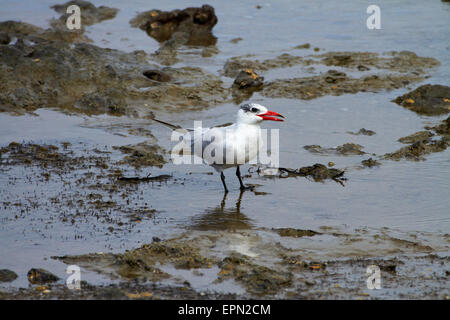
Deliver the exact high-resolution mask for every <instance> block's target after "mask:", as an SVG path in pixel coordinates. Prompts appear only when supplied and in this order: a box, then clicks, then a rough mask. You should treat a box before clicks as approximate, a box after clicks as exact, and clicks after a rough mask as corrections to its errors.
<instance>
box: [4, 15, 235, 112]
mask: <svg viewBox="0 0 450 320" xmlns="http://www.w3.org/2000/svg"><path fill="white" fill-rule="evenodd" d="M49 30H53V31H46V30H43V29H41V28H38V27H34V26H32V25H29V24H25V23H19V22H14V21H7V22H1V23H0V32H5V33H7V34H12V35H13V36H17V37H19V40H18V41H17V42H16V43H15V44H14V45H0V112H2V111H3V112H5V111H6V112H11V113H15V114H23V113H24V112H32V111H34V110H36V109H38V108H41V107H46V108H57V109H64V110H68V111H70V112H79V113H86V114H88V115H93V114H102V113H109V114H112V115H128V116H141V115H143V114H147V113H148V112H149V111H150V110H155V109H156V110H158V109H164V110H167V109H179V108H182V109H183V110H187V109H189V108H191V109H192V108H193V109H196V110H198V109H200V108H206V107H209V106H210V105H217V104H222V103H224V102H225V101H230V100H231V98H230V91H231V90H230V88H225V86H224V84H223V81H222V80H221V79H220V77H218V76H215V75H213V74H211V73H207V72H204V71H203V70H202V69H200V68H194V67H182V68H177V69H175V68H163V69H161V71H162V72H164V74H166V75H167V76H168V77H170V78H171V79H174V78H175V79H176V80H177V82H176V83H174V82H172V81H165V80H167V76H163V75H162V73H158V74H156V73H155V72H153V73H150V77H154V78H156V79H159V80H160V81H158V82H159V83H156V82H155V83H151V82H150V81H149V80H148V79H146V78H145V77H144V76H143V74H142V72H143V70H159V68H158V67H157V65H156V64H149V63H148V57H147V55H146V53H145V52H144V51H134V52H129V53H127V52H123V51H120V50H113V49H108V48H100V47H97V46H95V45H92V44H88V43H75V44H72V41H74V39H75V38H73V39H72V38H70V37H69V36H70V35H72V33H71V32H68V33H67V35H68V37H69V38H67V37H65V36H62V37H60V38H59V37H58V38H57V37H56V36H55V38H52V39H53V40H51V41H48V40H49V39H51V37H50V33H51V32H53V35H55V32H54V29H49ZM64 34H66V33H64ZM73 35H75V33H73ZM28 40H29V41H28ZM31 41H33V42H34V44H32V43H31ZM81 67H82V68H83V72H78V70H80V68H81Z"/></svg>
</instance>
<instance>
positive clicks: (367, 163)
mask: <svg viewBox="0 0 450 320" xmlns="http://www.w3.org/2000/svg"><path fill="white" fill-rule="evenodd" d="M361 163H362V165H363V166H364V167H369V168H372V167H378V166H380V165H381V162H379V161H377V160H374V159H372V158H369V159H367V160H363V161H361Z"/></svg>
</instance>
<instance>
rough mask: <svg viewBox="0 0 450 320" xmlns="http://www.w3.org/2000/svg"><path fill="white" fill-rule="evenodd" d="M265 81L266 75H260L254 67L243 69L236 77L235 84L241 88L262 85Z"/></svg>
mask: <svg viewBox="0 0 450 320" xmlns="http://www.w3.org/2000/svg"><path fill="white" fill-rule="evenodd" d="M263 83H264V77H260V76H259V75H258V74H256V73H255V72H254V71H253V70H252V69H244V70H241V72H239V73H238V75H237V76H236V79H234V85H235V86H236V87H237V88H239V89H244V88H249V87H253V88H255V87H261V86H262V85H263Z"/></svg>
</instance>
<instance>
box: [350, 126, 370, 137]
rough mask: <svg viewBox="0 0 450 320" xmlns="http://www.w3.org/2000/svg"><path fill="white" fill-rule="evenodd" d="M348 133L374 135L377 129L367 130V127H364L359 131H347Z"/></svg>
mask: <svg viewBox="0 0 450 320" xmlns="http://www.w3.org/2000/svg"><path fill="white" fill-rule="evenodd" d="M347 133H349V134H353V135H364V136H373V135H374V134H376V132H375V131H372V130H367V129H364V128H361V129H359V131H358V132H351V131H347Z"/></svg>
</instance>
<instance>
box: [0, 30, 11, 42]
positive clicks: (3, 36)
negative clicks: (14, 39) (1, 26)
mask: <svg viewBox="0 0 450 320" xmlns="http://www.w3.org/2000/svg"><path fill="white" fill-rule="evenodd" d="M10 42H11V38H10V37H9V35H8V34H7V33H5V32H0V44H8V43H10Z"/></svg>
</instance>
